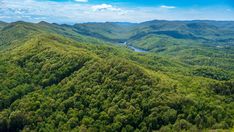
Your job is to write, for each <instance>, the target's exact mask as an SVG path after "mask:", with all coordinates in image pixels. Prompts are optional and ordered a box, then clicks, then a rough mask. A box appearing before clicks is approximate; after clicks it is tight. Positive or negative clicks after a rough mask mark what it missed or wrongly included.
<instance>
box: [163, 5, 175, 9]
mask: <svg viewBox="0 0 234 132" xmlns="http://www.w3.org/2000/svg"><path fill="white" fill-rule="evenodd" d="M160 8H163V9H175V8H176V7H175V6H167V5H161V6H160Z"/></svg>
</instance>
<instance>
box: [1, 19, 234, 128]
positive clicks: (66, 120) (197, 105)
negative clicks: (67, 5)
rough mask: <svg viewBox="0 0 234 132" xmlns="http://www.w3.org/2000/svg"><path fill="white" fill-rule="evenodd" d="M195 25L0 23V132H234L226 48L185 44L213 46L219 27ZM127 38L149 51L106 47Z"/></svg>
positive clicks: (229, 53) (229, 57)
mask: <svg viewBox="0 0 234 132" xmlns="http://www.w3.org/2000/svg"><path fill="white" fill-rule="evenodd" d="M194 23H195V22H182V23H181V22H173V23H170V22H167V21H165V22H164V21H162V22H160V21H156V23H155V22H146V23H141V24H130V23H105V26H106V27H105V28H104V29H103V27H102V26H100V25H102V24H100V23H99V24H97V23H91V24H81V25H79V24H77V25H74V26H69V25H58V24H49V23H46V22H40V23H38V24H31V23H24V22H16V23H10V24H4V26H3V28H2V29H1V28H0V34H1V39H0V43H1V49H0V131H162V132H164V131H200V130H206V129H208V130H219V129H220V130H229V129H231V128H233V125H234V120H233V119H234V103H233V99H234V98H233V87H234V86H233V58H232V57H233V54H232V53H233V51H232V50H231V49H232V47H231V46H230V45H228V46H230V49H226V48H224V49H223V48H222V50H221V49H219V48H218V49H217V48H215V47H209V46H207V45H204V43H203V41H200V40H196V39H194V38H193V39H191V38H188V37H189V36H188V35H186V33H187V32H192V33H191V34H192V36H193V37H199V36H204V38H206V39H212V35H213V34H211V35H209V32H212V33H214V34H215V33H217V32H219V30H218V29H217V28H221V27H224V26H223V25H224V24H223V23H222V22H220V23H216V22H214V23H212V22H206V21H204V22H203V24H200V23H199V24H196V23H195V24H194ZM204 23H205V24H204ZM96 25H99V27H96ZM163 25H165V26H163ZM120 27H121V28H120ZM204 27H205V29H206V31H201V32H200V31H199V30H202V29H204ZM122 29H123V31H119V30H122ZM158 29H160V31H162V30H165V31H166V32H158V31H157V33H156V30H158ZM169 29H171V30H173V32H168V31H167V30H169ZM176 29H177V30H178V31H176V32H174V30H176ZM185 29H186V30H185ZM79 30H80V31H79ZM152 30H155V32H151V31H152ZM223 30H228V28H227V27H224V29H223ZM84 31H85V32H86V31H87V33H86V34H84ZM140 31H142V32H145V33H141V32H140ZM149 32H150V33H149ZM227 32H229V31H227ZM96 33H97V34H98V33H100V35H101V36H102V37H100V36H95V35H94V34H96ZM132 33H133V34H135V35H136V34H138V35H139V37H132V38H131V39H130V40H129V42H132V43H130V44H131V45H133V46H137V47H139V48H143V49H147V50H149V51H150V52H146V53H137V52H134V51H132V50H130V49H128V48H126V47H125V46H118V45H114V44H110V43H108V42H104V41H103V40H108V41H113V42H114V43H118V42H120V41H121V42H122V41H123V40H125V39H128V37H131V36H135V35H133V34H132ZM155 33H156V34H155ZM159 33H160V34H159ZM229 33H230V32H229ZM81 34H83V35H81ZM87 35H88V36H87ZM93 35H94V36H93ZM141 35H143V36H141ZM178 35H179V36H180V38H178ZM181 35H182V36H181ZM221 35H222V36H221V37H230V36H231V35H230V36H225V35H224V34H221ZM93 37H96V38H93ZM181 37H182V38H181ZM184 37H185V38H184ZM190 37H191V36H190ZM231 37H232V36H231ZM101 39H102V40H101ZM189 39H191V40H189ZM89 43H90V44H89ZM209 58H210V59H209ZM220 62H223V63H220Z"/></svg>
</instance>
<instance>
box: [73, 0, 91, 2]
mask: <svg viewBox="0 0 234 132" xmlns="http://www.w3.org/2000/svg"><path fill="white" fill-rule="evenodd" d="M75 1H76V2H88V0H75Z"/></svg>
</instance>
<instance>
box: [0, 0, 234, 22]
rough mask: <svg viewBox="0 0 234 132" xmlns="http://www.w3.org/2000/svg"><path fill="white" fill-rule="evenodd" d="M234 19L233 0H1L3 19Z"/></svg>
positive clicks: (71, 20) (0, 14) (94, 20)
mask: <svg viewBox="0 0 234 132" xmlns="http://www.w3.org/2000/svg"><path fill="white" fill-rule="evenodd" d="M153 19H160V20H162V19H164V20H194V19H196V20H198V19H199V20H234V0H0V21H6V22H12V21H19V20H22V21H29V22H39V21H48V22H56V23H82V22H106V21H118V22H120V21H121V22H142V21H148V20H153Z"/></svg>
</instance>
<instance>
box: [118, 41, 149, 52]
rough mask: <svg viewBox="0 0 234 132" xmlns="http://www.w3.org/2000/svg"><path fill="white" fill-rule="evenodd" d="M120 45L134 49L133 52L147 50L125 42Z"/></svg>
mask: <svg viewBox="0 0 234 132" xmlns="http://www.w3.org/2000/svg"><path fill="white" fill-rule="evenodd" d="M121 45H124V46H127V47H128V48H130V49H132V50H134V51H135V52H148V51H147V50H144V49H140V48H136V47H134V46H130V45H128V44H127V42H124V43H121Z"/></svg>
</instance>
